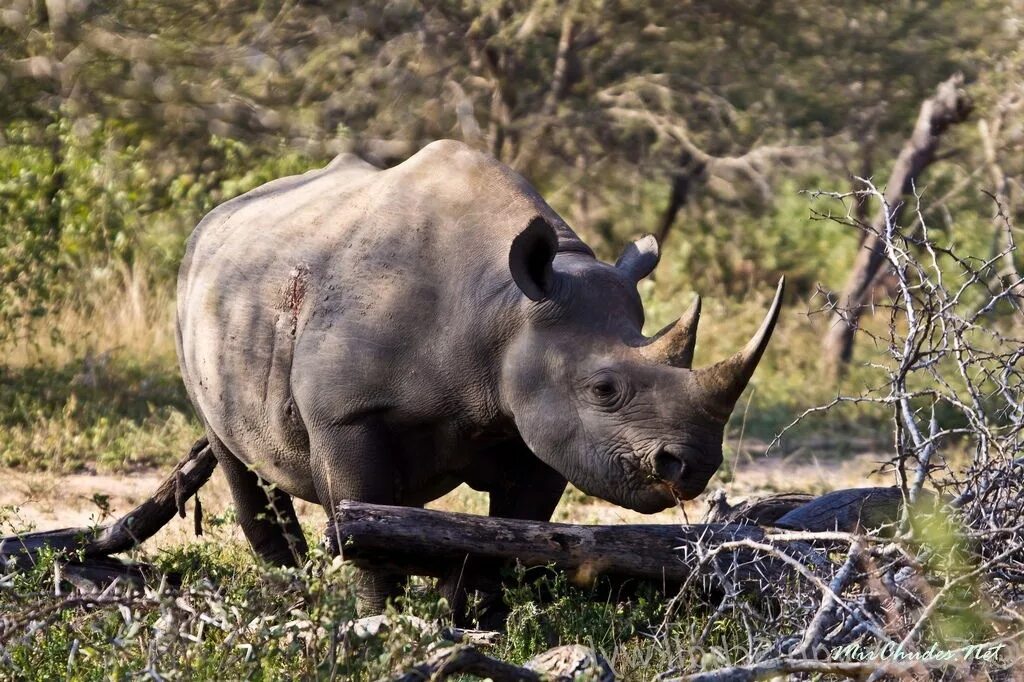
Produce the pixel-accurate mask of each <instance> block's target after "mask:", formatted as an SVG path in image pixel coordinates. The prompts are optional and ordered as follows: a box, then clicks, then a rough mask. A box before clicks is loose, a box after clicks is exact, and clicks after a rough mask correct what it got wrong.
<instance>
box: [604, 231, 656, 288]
mask: <svg viewBox="0 0 1024 682" xmlns="http://www.w3.org/2000/svg"><path fill="white" fill-rule="evenodd" d="M660 258H661V254H660V252H659V251H658V240H657V239H655V238H654V236H653V235H649V234H648V235H645V236H643V237H640V239H637V240H636V241H635V242H632V243H630V244H627V245H626V248H625V249H623V250H622V255H621V256H619V259H618V260H617V261H615V267H617V268H618V269H619V270H622V271H623V272H625V273H626V274H627V275H628V276H629V277H630V278H631V279H632V280H633V281H634V282H639V281H640V280H642V279H643V278H644V277H646V276H647V275H649V274H651V272H653V271H654V267H655V266H656V265H657V264H658V260H659V259H660Z"/></svg>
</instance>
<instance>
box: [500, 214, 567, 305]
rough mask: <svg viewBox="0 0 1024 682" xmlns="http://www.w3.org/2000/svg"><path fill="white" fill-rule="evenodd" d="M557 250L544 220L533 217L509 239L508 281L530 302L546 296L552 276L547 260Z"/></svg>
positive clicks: (550, 230) (555, 239) (556, 245)
mask: <svg viewBox="0 0 1024 682" xmlns="http://www.w3.org/2000/svg"><path fill="white" fill-rule="evenodd" d="M557 251H558V237H557V236H556V235H555V230H554V228H553V227H551V225H549V224H548V221H546V220H544V219H543V218H541V217H540V216H537V217H536V218H534V219H533V220H531V221H530V224H529V225H527V226H526V229H525V230H523V231H522V232H520V233H519V234H518V235H516V238H515V239H513V240H512V248H511V249H510V250H509V254H508V269H509V270H511V271H512V281H514V282H515V283H516V286H518V287H519V288H520V290H522V292H523V293H524V294H526V296H527V297H528V298H529V299H530V300H531V301H540V300H543V299H544V298H546V297H547V295H548V292H549V291H550V289H551V282H552V280H553V279H554V271H552V269H551V261H553V260H554V259H555V253H556V252H557Z"/></svg>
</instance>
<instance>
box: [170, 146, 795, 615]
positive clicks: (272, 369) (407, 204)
mask: <svg viewBox="0 0 1024 682" xmlns="http://www.w3.org/2000/svg"><path fill="white" fill-rule="evenodd" d="M657 261H658V252H657V245H656V244H655V242H654V240H653V239H652V238H649V237H648V238H644V239H641V240H639V241H637V242H635V243H634V244H631V245H630V246H629V247H627V249H626V251H625V253H624V254H623V255H622V257H621V258H620V259H619V261H618V263H617V264H616V265H610V264H607V263H603V262H601V261H599V260H597V259H596V258H595V257H594V254H593V252H592V251H591V249H590V248H589V247H588V246H587V245H586V244H584V243H583V242H582V241H581V240H580V238H579V237H578V236H577V235H576V234H575V233H574V232H573V231H572V230H571V229H570V228H569V227H568V226H567V225H566V224H565V222H564V221H563V220H562V219H561V218H560V217H559V216H558V215H557V214H556V213H555V212H554V211H553V210H552V209H551V208H550V207H549V206H548V205H547V204H546V203H545V202H544V200H543V199H541V197H540V196H539V195H538V194H537V192H536V191H535V190H534V189H533V188H532V187H531V186H530V185H529V184H528V183H527V182H526V181H525V180H524V179H523V178H521V177H520V176H519V175H517V174H515V173H514V172H513V171H511V170H510V169H509V168H507V167H506V166H504V165H502V164H501V163H499V162H498V161H496V160H495V159H493V158H491V157H490V156H487V155H485V154H482V153H480V152H477V151H474V150H472V149H470V148H469V147H467V146H465V145H463V144H461V143H458V142H452V141H441V142H435V143H433V144H431V145H429V146H427V147H425V148H424V149H423V150H421V151H420V152H419V153H417V154H416V155H414V156H413V157H412V158H410V159H409V160H407V161H406V162H404V163H402V164H400V165H398V166H396V167H394V168H391V169H388V170H378V169H377V168H375V167H373V166H370V165H369V164H366V163H365V162H363V161H361V160H359V159H358V158H357V157H355V156H352V155H342V156H339V157H338V158H336V159H335V160H334V161H333V162H331V164H330V165H328V166H327V167H325V168H323V169H320V170H315V171H310V172H308V173H306V174H304V175H301V176H295V177H289V178H283V179H280V180H276V181H273V182H270V183H268V184H266V185H264V186H262V187H259V188H257V189H255V190H253V191H251V192H249V193H247V194H245V195H243V196H241V197H238V198H236V199H233V200H231V201H229V202H227V203H225V204H223V205H222V206H220V207H219V208H217V209H215V210H214V211H213V212H212V213H210V214H209V215H208V216H207V217H206V218H204V219H203V221H202V222H201V223H200V224H199V226H198V227H197V228H196V229H195V231H194V233H193V234H192V236H191V238H190V239H189V242H188V248H187V251H186V254H185V258H184V261H183V262H182V265H181V271H180V275H179V281H178V356H179V360H180V364H181V370H182V375H183V377H184V381H185V385H186V388H187V390H188V394H189V397H190V398H191V400H192V403H193V404H194V405H195V408H196V410H197V411H198V413H199V415H200V417H201V419H202V420H203V423H204V425H205V428H206V431H207V435H208V437H209V439H210V442H211V444H212V445H213V448H214V452H215V453H216V455H217V458H218V461H219V462H220V464H221V466H222V468H223V470H224V471H225V472H226V475H227V477H228V480H229V483H230V486H231V489H232V494H233V496H234V500H235V504H236V508H237V511H238V516H239V519H240V522H241V524H242V527H243V530H244V532H245V534H246V536H247V538H248V539H249V541H250V543H251V544H252V546H253V548H254V550H255V551H256V552H257V554H259V555H260V556H261V557H263V558H265V559H267V560H268V561H272V562H275V563H283V564H288V563H293V562H294V561H295V560H296V559H297V558H299V557H301V555H302V554H303V553H304V552H305V549H306V548H305V544H304V542H303V540H302V535H301V530H300V528H299V525H298V521H297V520H296V518H295V512H294V510H293V508H292V504H291V498H292V497H293V496H295V497H299V498H302V499H304V500H309V501H312V502H318V503H320V504H322V505H324V506H325V507H327V508H332V507H333V506H334V505H335V504H336V503H337V502H339V501H340V500H359V501H364V502H373V503H382V504H397V505H407V506H419V505H423V504H424V503H426V502H429V501H431V500H434V499H436V498H438V497H440V496H442V495H444V494H445V493H447V492H448V491H450V490H452V489H453V488H455V487H456V486H457V485H459V484H460V483H462V482H466V483H468V484H469V485H470V486H472V487H473V488H475V489H477V490H483V491H487V492H488V493H490V514H491V515H492V516H502V517H509V518H523V519H536V520H547V519H549V518H550V515H551V513H552V511H553V510H554V508H555V505H556V503H557V502H558V499H559V497H560V495H561V493H562V491H563V489H564V487H565V484H566V480H569V481H572V482H573V484H575V485H576V486H577V487H579V488H580V489H581V490H583V491H584V492H586V493H588V494H591V495H596V496H598V497H601V498H603V499H605V500H608V501H611V502H613V503H616V504H619V505H622V506H625V507H628V508H630V509H634V510H637V511H640V512H645V513H649V512H656V511H659V510H662V509H665V508H667V507H669V506H671V505H674V504H675V503H676V501H677V499H678V498H683V499H689V498H693V497H695V496H696V495H698V494H699V493H700V492H701V491H703V490H704V488H705V486H706V485H707V482H708V480H709V479H710V477H711V476H712V475H713V474H714V472H715V471H716V470H717V468H718V466H719V465H720V464H721V462H722V435H723V429H724V425H725V421H726V420H727V418H728V416H729V413H730V412H731V410H732V408H733V406H734V405H735V402H736V400H737V398H738V397H739V394H740V392H741V391H742V390H743V387H744V386H745V385H746V383H747V381H748V380H749V378H750V374H751V373H752V372H753V368H754V366H756V364H757V361H758V359H759V358H760V355H761V353H762V352H763V350H764V346H765V344H766V343H767V340H768V337H769V336H770V334H771V329H772V327H773V326H774V322H775V317H776V315H777V313H778V304H779V297H778V295H777V296H776V300H775V302H774V304H773V306H772V310H771V311H770V312H769V315H768V318H766V320H765V323H764V324H763V325H762V328H761V330H760V331H759V332H758V334H757V335H756V336H755V338H754V339H753V340H752V341H751V343H750V344H748V346H747V348H745V349H744V350H743V351H741V352H740V353H738V354H737V355H735V356H733V357H732V358H729V359H728V360H726V361H723V362H722V363H719V364H718V365H715V366H713V367H710V368H706V369H701V370H694V369H692V368H690V362H691V360H692V355H693V345H694V341H695V332H696V322H697V318H698V315H699V300H698V304H697V305H696V306H695V307H694V308H693V309H692V310H691V313H690V315H689V316H687V317H685V318H684V319H682V320H680V321H679V322H678V323H676V324H673V325H669V327H667V328H666V329H665V330H663V332H662V333H660V334H659V335H658V336H656V337H654V338H653V339H651V338H647V337H645V336H644V335H643V333H642V332H641V329H642V327H643V324H644V311H643V306H642V304H641V301H640V297H639V295H638V294H637V290H636V284H637V282H638V281H639V280H640V279H642V278H643V277H645V276H646V275H647V274H649V273H650V271H651V270H652V269H653V268H654V266H655V265H656V263H657ZM779 293H781V284H780V292H779ZM265 484H270V485H265ZM268 508H270V509H272V512H270V513H268V511H267V510H268ZM367 580H368V585H369V587H368V591H369V592H370V593H371V594H370V597H369V599H370V600H371V601H373V602H375V605H373V606H371V607H370V608H378V607H379V606H380V603H379V599H380V597H382V596H383V594H384V593H385V592H386V591H387V590H386V585H385V584H386V582H387V578H386V576H382V575H372V574H371V575H370V576H368V578H367Z"/></svg>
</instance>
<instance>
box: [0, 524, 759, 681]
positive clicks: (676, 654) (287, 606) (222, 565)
mask: <svg viewBox="0 0 1024 682" xmlns="http://www.w3.org/2000/svg"><path fill="white" fill-rule="evenodd" d="M143 558H146V559H148V560H150V561H153V562H155V563H156V565H157V566H158V567H159V569H160V571H161V572H171V573H175V574H178V575H180V576H181V579H182V583H181V586H180V587H179V588H171V587H168V586H167V585H166V584H164V583H161V580H160V578H159V577H154V578H153V579H152V580H151V581H150V582H149V583H148V584H147V586H146V588H145V590H144V591H143V592H135V593H132V592H129V591H122V592H118V591H117V590H116V589H115V590H113V591H111V592H110V594H108V595H106V596H103V597H98V596H97V595H92V596H91V597H90V596H86V597H85V600H86V601H87V602H88V601H89V600H90V599H94V600H99V601H100V602H103V601H104V600H105V601H106V602H107V603H100V604H96V603H76V604H67V603H62V597H61V596H55V580H54V575H55V573H54V566H53V563H54V560H55V557H54V555H52V554H44V555H43V556H41V557H40V561H39V563H38V564H37V565H36V567H35V568H34V569H33V570H31V571H28V572H22V573H17V574H11V575H10V576H9V577H7V578H4V580H5V581H6V582H3V583H0V584H2V585H3V588H2V589H0V612H3V613H4V614H6V616H7V617H8V618H9V619H12V621H13V623H14V625H15V627H14V628H13V629H12V630H10V631H8V633H7V634H5V635H3V637H4V639H3V641H2V642H0V644H2V646H3V649H4V651H5V653H6V656H5V657H3V658H2V659H0V678H8V677H9V678H10V679H19V680H52V679H65V678H66V679H73V680H106V679H128V678H129V677H132V676H136V675H138V674H139V673H141V672H143V671H151V672H152V673H155V674H159V675H161V676H163V677H174V676H177V677H178V678H180V679H204V680H207V679H266V680H276V679H299V678H306V679H308V678H316V679H339V680H375V679H379V678H381V677H387V676H391V675H395V674H397V673H400V672H402V671H403V670H405V669H408V668H409V667H411V666H412V665H414V664H416V663H419V662H422V661H423V660H425V659H426V657H427V656H428V654H429V653H430V652H431V651H433V650H435V649H436V648H437V647H440V646H444V645H446V644H447V642H446V640H444V638H443V637H442V627H443V626H444V625H445V624H446V622H447V621H448V618H449V613H448V610H447V605H446V603H445V601H444V600H443V599H442V598H441V597H440V596H439V595H438V594H437V592H436V591H435V590H434V589H433V585H432V583H430V582H429V581H425V580H417V581H416V582H414V583H413V584H412V585H411V586H410V587H409V588H407V593H406V596H404V597H402V598H399V600H398V602H397V603H396V604H394V605H392V606H391V607H390V608H389V611H388V614H389V616H390V619H391V627H390V628H385V629H382V630H381V631H380V632H378V633H376V634H373V635H365V634H364V635H360V634H358V633H356V632H354V631H352V630H351V629H350V628H348V627H347V625H348V624H349V623H350V622H351V621H352V620H353V619H355V618H356V597H355V594H354V592H353V589H352V585H353V584H354V579H353V569H352V568H351V566H350V565H348V564H343V563H342V562H340V561H339V560H333V559H331V558H330V557H326V556H323V555H321V554H316V553H314V556H313V557H312V559H311V560H310V561H309V563H308V564H307V566H306V567H304V568H303V569H294V570H277V569H268V568H265V567H263V566H261V565H259V564H258V563H256V562H255V561H253V559H252V558H251V555H250V554H249V553H248V551H247V550H245V549H244V548H242V547H240V546H238V545H235V544H231V543H222V542H218V541H216V540H214V541H206V542H196V543H193V544H191V545H187V546H182V547H177V548H173V549H171V550H168V551H163V552H161V553H160V554H158V555H156V556H146V557H143ZM69 587H70V585H68V584H66V583H65V584H64V585H63V589H64V590H67V589H68V588H69ZM79 596H81V595H79ZM594 596H595V592H594V591H593V590H592V589H590V588H580V587H575V586H573V585H571V584H569V583H568V582H567V580H566V578H565V576H564V575H561V574H555V573H551V572H547V571H537V570H534V571H531V572H529V573H527V572H523V571H520V572H518V573H517V575H516V576H515V577H514V579H513V581H512V583H511V586H509V587H508V588H506V591H505V601H506V604H507V606H508V607H509V609H510V615H509V619H508V628H507V633H506V634H505V635H504V636H503V637H502V638H501V639H500V640H499V641H498V642H497V643H496V644H495V645H493V646H490V647H487V653H488V654H489V655H491V656H494V657H497V658H500V659H502V660H508V661H511V662H516V663H524V662H525V661H527V660H528V659H530V658H531V657H533V656H535V655H537V654H538V653H541V652H543V651H545V650H547V649H548V648H550V647H553V646H557V645H561V644H569V643H581V644H584V645H587V646H591V647H593V648H594V649H596V650H597V651H599V652H600V653H602V654H603V655H604V656H605V657H606V658H607V659H608V660H609V662H610V663H611V664H612V666H613V668H614V669H615V670H616V672H617V674H618V675H619V678H618V679H650V678H651V677H653V676H654V675H656V674H658V673H660V672H664V671H665V670H668V669H671V668H675V667H686V668H689V669H693V668H694V667H695V666H696V667H697V668H699V667H701V666H702V664H704V663H707V664H711V663H713V662H715V661H716V660H717V659H715V658H714V657H713V656H712V657H711V658H709V657H708V656H707V655H706V652H707V651H709V650H718V651H722V652H728V653H727V655H728V657H730V658H734V657H736V656H739V655H742V653H743V652H744V651H745V649H746V648H747V642H746V640H745V638H740V637H739V636H738V635H739V633H738V632H737V631H736V630H735V628H731V627H730V626H729V619H730V617H731V616H732V614H729V613H725V614H720V616H719V618H718V621H716V626H715V628H714V629H713V631H712V632H711V634H710V636H709V637H707V638H706V640H707V641H706V643H705V646H704V647H700V648H698V647H695V646H693V644H692V642H694V641H696V639H697V638H698V637H699V636H700V634H701V633H700V629H701V627H702V625H703V621H704V620H705V619H706V618H707V616H708V615H709V613H710V611H709V610H708V608H707V607H705V606H700V605H697V603H696V602H694V605H693V606H692V607H691V608H690V609H689V612H688V610H685V609H684V610H683V611H682V612H681V615H680V614H677V617H676V619H675V620H674V621H673V622H672V623H671V624H670V625H669V627H667V628H665V629H661V630H660V632H659V629H660V628H661V625H662V620H663V617H664V615H665V605H666V603H667V599H666V598H665V596H664V595H661V594H658V593H657V592H656V591H653V590H650V591H648V592H647V593H644V594H642V595H641V596H638V597H634V598H633V599H631V600H628V601H620V602H616V601H611V600H608V599H604V600H602V599H595V598H594ZM410 616H412V617H415V618H420V619H423V621H426V623H428V627H426V628H421V627H420V626H419V625H417V624H416V623H415V621H414V620H413V619H411V618H409V617H410ZM723 655H725V654H723Z"/></svg>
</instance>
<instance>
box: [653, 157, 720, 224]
mask: <svg viewBox="0 0 1024 682" xmlns="http://www.w3.org/2000/svg"><path fill="white" fill-rule="evenodd" d="M706 168H707V164H706V163H705V162H704V161H701V160H699V159H697V158H695V157H694V156H693V154H691V153H690V152H689V151H687V150H685V149H684V150H683V152H682V154H680V156H679V165H678V169H677V170H676V172H675V173H673V175H672V193H671V194H670V195H669V199H668V206H666V207H665V212H664V213H663V214H662V215H661V221H660V222H659V223H658V229H657V231H656V232H655V233H654V236H655V238H656V239H657V240H658V244H664V243H665V240H666V239H667V238H668V233H669V231H670V230H671V229H672V226H673V225H674V224H675V222H676V217H677V216H678V215H679V211H680V210H681V209H682V208H683V206H685V205H686V202H687V201H689V199H690V195H691V194H692V192H693V189H694V185H696V184H697V183H698V182H700V179H701V176H702V175H703V174H704V170H705V169H706Z"/></svg>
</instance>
